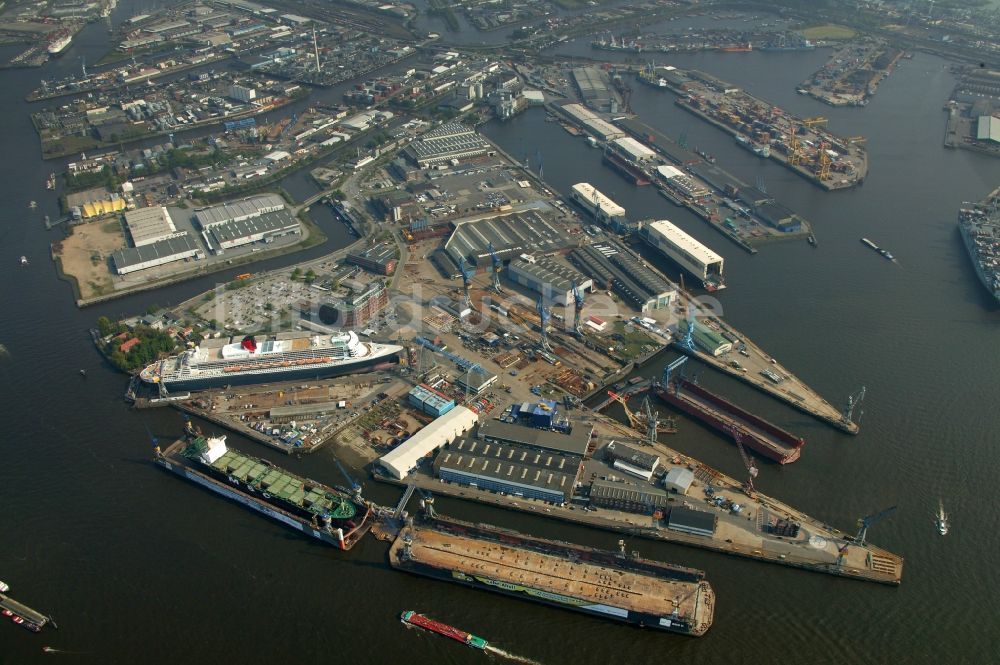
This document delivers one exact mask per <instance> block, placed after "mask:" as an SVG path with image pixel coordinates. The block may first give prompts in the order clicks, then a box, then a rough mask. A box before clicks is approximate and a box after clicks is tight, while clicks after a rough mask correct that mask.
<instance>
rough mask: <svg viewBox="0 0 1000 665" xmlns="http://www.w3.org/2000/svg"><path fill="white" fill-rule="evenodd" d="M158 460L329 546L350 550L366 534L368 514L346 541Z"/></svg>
mask: <svg viewBox="0 0 1000 665" xmlns="http://www.w3.org/2000/svg"><path fill="white" fill-rule="evenodd" d="M155 462H156V463H157V464H159V465H160V466H161V467H163V468H164V469H166V470H167V471H170V472H172V473H175V474H177V475H178V476H181V477H182V478H186V479H187V480H190V481H192V482H194V483H196V484H198V485H201V486H202V487H204V488H205V489H208V490H210V491H212V492H215V493H216V494H219V495H221V496H224V497H226V498H227V499H230V500H232V501H235V502H237V503H239V504H242V505H244V506H246V507H247V508H250V509H252V510H255V511H257V512H258V513H260V514H262V515H265V516H267V517H269V518H271V519H272V520H275V521H277V522H280V523H282V524H284V525H285V526H288V527H291V528H292V529H295V530H296V531H299V532H301V533H304V534H305V535H307V536H309V537H311V538H315V539H316V540H319V541H322V542H324V543H326V544H327V545H331V546H333V547H336V548H337V549H341V550H348V549H350V548H351V547H352V546H353V544H354V543H355V542H357V540H358V538H359V537H360V535H361V534H362V533H363V531H364V527H366V526H367V518H368V517H369V516H368V515H367V514H366V515H365V519H364V521H363V523H362V526H361V527H358V529H357V530H356V532H355V534H353V535H352V536H351V537H349V538H348V537H345V538H344V540H340V539H339V538H337V537H336V536H335V535H334V534H331V533H328V532H326V531H323V530H322V529H317V528H315V527H314V526H313V525H312V524H311V523H310V522H308V521H306V520H304V519H301V518H299V517H297V516H295V515H292V514H290V513H288V512H286V511H284V510H282V509H280V508H278V507H276V506H272V505H271V504H269V503H267V502H265V501H263V500H262V499H260V498H257V497H255V496H252V495H250V494H247V493H246V492H244V491H242V490H239V489H236V488H235V487H231V486H229V485H227V484H225V483H223V482H220V481H218V480H215V479H214V478H211V477H209V476H207V475H205V474H203V473H201V472H199V471H197V470H195V469H193V468H191V467H188V466H186V465H184V464H183V463H180V462H175V461H171V460H169V459H166V458H163V457H159V458H157V459H156V460H155Z"/></svg>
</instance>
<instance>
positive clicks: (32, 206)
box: [28, 201, 38, 210]
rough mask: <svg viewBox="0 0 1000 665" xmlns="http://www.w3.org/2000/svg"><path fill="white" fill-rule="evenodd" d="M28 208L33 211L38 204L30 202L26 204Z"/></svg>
mask: <svg viewBox="0 0 1000 665" xmlns="http://www.w3.org/2000/svg"><path fill="white" fill-rule="evenodd" d="M28 207H29V208H31V209H32V210H34V209H35V208H37V207H38V204H37V203H35V202H34V201H31V202H30V203H28Z"/></svg>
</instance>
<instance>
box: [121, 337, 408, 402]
mask: <svg viewBox="0 0 1000 665" xmlns="http://www.w3.org/2000/svg"><path fill="white" fill-rule="evenodd" d="M400 351H402V347H400V346H395V345H392V344H377V343H374V342H362V341H361V340H360V339H358V335H357V333H355V332H353V331H350V332H344V333H337V334H332V335H313V334H310V333H280V334H278V335H275V336H273V337H270V338H267V339H262V340H257V339H254V338H246V339H244V340H243V341H239V340H238V339H237V338H229V339H216V340H212V339H210V340H205V341H204V342H203V343H202V344H201V345H199V346H197V347H195V348H193V349H189V350H187V351H185V352H184V353H181V354H179V355H176V356H171V357H169V358H166V359H164V360H160V361H157V362H155V363H153V364H151V365H149V366H148V367H146V368H145V369H144V370H142V373H141V374H140V377H141V378H142V380H143V381H146V382H147V383H162V384H163V385H165V386H167V387H169V388H208V387H213V386H223V385H229V384H239V383H263V382H266V381H285V380H292V379H296V378H300V377H307V376H308V377H312V376H333V375H337V374H347V373H352V372H357V371H360V370H361V369H362V368H364V367H366V366H368V365H372V364H377V363H378V362H389V361H391V360H392V358H393V356H394V355H395V354H397V353H398V352H400Z"/></svg>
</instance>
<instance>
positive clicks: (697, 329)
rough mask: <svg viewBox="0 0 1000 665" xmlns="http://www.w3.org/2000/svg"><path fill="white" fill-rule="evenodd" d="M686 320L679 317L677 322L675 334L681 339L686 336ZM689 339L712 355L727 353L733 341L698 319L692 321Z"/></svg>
mask: <svg viewBox="0 0 1000 665" xmlns="http://www.w3.org/2000/svg"><path fill="white" fill-rule="evenodd" d="M687 331H688V322H687V320H686V319H681V320H680V321H678V322H677V335H678V337H680V338H681V339H682V340H683V339H685V338H686V337H687ZM691 341H693V342H694V343H695V345H696V346H698V347H699V348H701V349H702V350H703V351H705V352H707V353H711V354H712V355H713V356H716V357H718V356H721V355H725V354H727V353H729V352H730V351H732V350H733V343H732V342H730V341H729V340H728V339H726V338H725V337H723V336H722V335H721V334H719V333H717V332H715V331H714V330H711V329H710V328H708V327H707V326H705V325H704V324H703V323H699V322H698V321H695V322H694V327H693V329H692V331H691Z"/></svg>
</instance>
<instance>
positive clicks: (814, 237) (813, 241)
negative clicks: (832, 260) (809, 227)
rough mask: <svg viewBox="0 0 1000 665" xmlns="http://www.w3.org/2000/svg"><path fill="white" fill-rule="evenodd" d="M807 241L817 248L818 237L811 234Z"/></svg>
mask: <svg viewBox="0 0 1000 665" xmlns="http://www.w3.org/2000/svg"><path fill="white" fill-rule="evenodd" d="M807 240H808V241H809V244H810V245H812V246H813V247H815V246H816V236H814V235H813V234H811V233H810V234H809V237H808V238H807Z"/></svg>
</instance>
